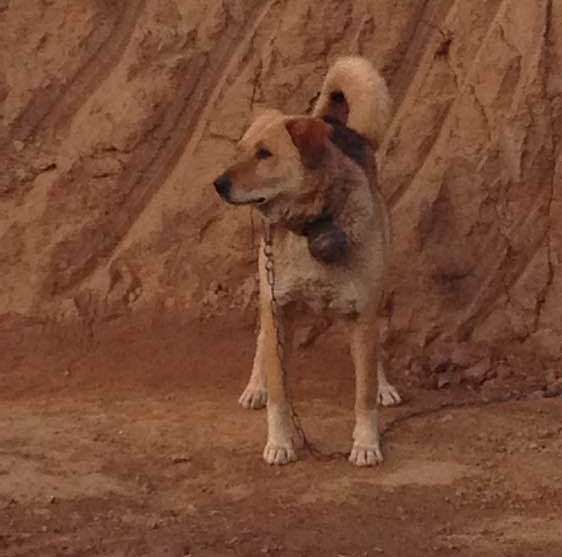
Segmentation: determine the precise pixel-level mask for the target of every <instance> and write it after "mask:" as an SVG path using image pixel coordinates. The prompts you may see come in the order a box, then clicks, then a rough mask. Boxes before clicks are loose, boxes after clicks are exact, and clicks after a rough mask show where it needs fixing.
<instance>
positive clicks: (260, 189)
mask: <svg viewBox="0 0 562 557" xmlns="http://www.w3.org/2000/svg"><path fill="white" fill-rule="evenodd" d="M390 104H391V103H390V99H389V95H388V91H387V88H386V84H385V82H384V80H383V79H382V77H381V76H380V75H379V74H378V73H377V72H376V70H375V69H374V68H373V67H372V66H371V64H370V63H369V62H368V61H367V60H365V59H363V58H359V57H349V58H342V59H340V60H338V61H337V62H336V63H335V64H334V65H333V66H332V67H331V68H330V71H329V72H328V75H327V76H326V79H325V82H324V85H323V88H322V91H321V94H320V97H319V99H318V101H317V103H316V107H315V110H314V113H313V116H286V115H283V114H282V113H280V112H278V111H274V110H271V111H267V112H266V113H264V114H262V115H261V116H260V117H259V118H258V119H257V120H256V121H255V122H254V123H253V124H252V126H251V127H250V128H249V129H248V131H247V132H246V133H245V135H244V137H243V138H242V140H241V141H240V143H239V151H238V155H237V157H236V161H235V162H234V164H233V165H232V166H231V167H230V168H228V169H227V170H226V171H225V172H224V173H223V174H222V175H221V176H219V177H218V178H217V179H216V180H215V182H214V185H215V188H216V190H217V191H218V193H219V194H220V195H221V197H222V198H223V199H224V200H226V201H227V202H229V203H231V204H236V205H241V204H253V205H255V206H256V207H257V208H258V209H259V210H260V211H261V212H262V214H263V215H264V218H265V220H266V222H267V223H269V224H270V225H271V230H272V241H273V261H274V276H275V278H274V292H275V298H276V300H277V303H278V305H279V307H280V308H281V309H282V319H278V320H276V319H275V318H274V316H273V313H272V307H271V296H272V293H271V286H270V285H269V284H268V282H267V277H266V257H265V255H264V249H263V247H264V246H263V240H262V244H261V247H260V253H259V278H260V331H259V336H258V340H257V348H256V353H255V357H254V364H253V369H252V374H251V377H250V381H249V383H248V386H247V387H246V390H245V391H244V393H243V394H242V396H241V397H240V403H241V404H242V406H244V407H246V408H261V407H263V406H264V405H265V403H266V400H267V421H268V438H267V444H266V446H265V450H264V459H265V460H266V462H268V463H270V464H285V463H287V462H290V461H293V460H296V449H297V448H298V444H299V435H298V434H297V431H296V430H295V425H294V423H293V419H292V412H291V406H290V401H289V400H288V399H287V393H286V389H285V383H284V378H283V364H284V363H282V362H280V361H279V357H278V351H277V344H276V339H277V329H276V328H277V327H279V328H281V327H282V328H283V329H284V331H283V333H284V337H285V339H286V344H287V345H288V344H289V340H288V339H289V338H290V333H291V330H292V318H293V317H294V315H295V311H299V310H300V309H301V308H302V307H306V308H307V309H308V310H311V311H312V312H313V313H315V314H317V315H327V316H330V318H338V319H340V320H343V321H344V322H345V323H346V324H347V325H348V327H349V334H350V345H351V354H352V358H353V362H354V366H355V375H356V403H355V429H354V433H353V440H354V442H353V447H352V450H351V455H350V457H349V459H350V461H351V462H352V463H354V464H356V465H358V466H370V465H374V464H377V463H378V462H381V461H382V453H381V450H380V444H379V434H378V426H377V405H378V402H379V401H380V402H382V403H383V404H396V403H399V402H400V398H399V396H398V393H397V392H396V390H395V389H394V388H393V387H392V386H391V385H389V383H388V382H387V380H386V378H385V375H384V371H383V369H382V363H381V359H380V357H379V358H377V343H378V336H379V335H378V329H377V310H378V307H379V304H380V302H381V297H382V292H383V271H384V267H385V258H386V253H387V249H388V246H389V241H390V226H389V218H388V212H387V208H386V205H385V203H384V200H383V198H382V196H381V194H380V192H379V190H378V188H377V175H376V164H375V160H374V151H375V149H376V147H377V145H378V143H379V142H380V140H381V139H382V136H383V134H384V132H385V130H386V127H387V124H388V120H389V116H390ZM276 321H282V322H279V323H277V322H276Z"/></svg>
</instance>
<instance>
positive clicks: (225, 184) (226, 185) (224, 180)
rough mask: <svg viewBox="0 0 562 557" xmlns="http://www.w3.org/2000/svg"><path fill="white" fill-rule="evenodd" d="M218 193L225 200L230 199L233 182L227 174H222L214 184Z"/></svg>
mask: <svg viewBox="0 0 562 557" xmlns="http://www.w3.org/2000/svg"><path fill="white" fill-rule="evenodd" d="M213 184H214V186H215V189H216V190H217V193H218V194H219V195H220V196H221V197H222V198H223V199H228V197H229V194H230V186H231V185H232V182H231V181H230V178H229V177H228V175H227V174H221V175H220V176H219V177H218V178H217V179H216V180H215V181H214V182H213Z"/></svg>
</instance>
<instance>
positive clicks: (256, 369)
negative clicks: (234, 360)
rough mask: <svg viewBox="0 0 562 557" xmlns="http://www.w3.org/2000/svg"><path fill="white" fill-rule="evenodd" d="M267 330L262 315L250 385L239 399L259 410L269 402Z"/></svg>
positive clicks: (242, 403) (244, 405) (241, 403)
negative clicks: (266, 376) (266, 369)
mask: <svg viewBox="0 0 562 557" xmlns="http://www.w3.org/2000/svg"><path fill="white" fill-rule="evenodd" d="M266 335H267V331H266V330H265V329H264V327H263V325H262V323H261V315H260V331H259V334H258V341H257V344H256V353H255V355H254V364H253V366H252V373H251V375H250V380H249V381H248V385H247V386H246V388H245V389H244V392H243V393H242V395H241V396H240V398H239V399H238V402H239V403H240V405H241V406H243V407H244V408H252V409H254V410H258V409H260V408H264V407H265V404H266V402H267V388H266V382H265V365H266V364H265V352H266V345H267V338H266Z"/></svg>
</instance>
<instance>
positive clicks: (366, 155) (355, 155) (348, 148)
mask: <svg viewBox="0 0 562 557" xmlns="http://www.w3.org/2000/svg"><path fill="white" fill-rule="evenodd" d="M323 120H324V121H325V122H327V123H328V124H330V125H331V126H332V133H331V135H330V139H331V141H332V143H333V144H334V145H335V146H336V147H337V148H338V149H339V150H340V151H341V152H342V153H343V154H344V155H346V156H348V157H349V158H350V159H352V160H353V161H355V162H356V163H357V164H358V165H359V166H360V167H361V168H362V169H363V170H365V171H368V170H370V169H371V163H370V161H369V159H370V158H372V156H373V152H372V147H371V144H370V143H369V141H368V140H367V139H365V138H364V137H363V136H362V135H361V134H358V133H357V132H356V131H354V130H352V129H351V128H348V127H347V126H344V125H343V124H342V123H340V122H339V121H338V120H335V119H334V118H332V117H331V116H324V117H323Z"/></svg>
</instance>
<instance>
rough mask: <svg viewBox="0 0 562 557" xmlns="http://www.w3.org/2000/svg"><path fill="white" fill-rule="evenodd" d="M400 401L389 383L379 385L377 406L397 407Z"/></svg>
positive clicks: (396, 392)
mask: <svg viewBox="0 0 562 557" xmlns="http://www.w3.org/2000/svg"><path fill="white" fill-rule="evenodd" d="M401 403H402V399H401V398H400V395H399V394H398V391H397V390H396V388H395V387H393V386H392V385H391V384H390V383H386V384H382V385H379V404H381V405H382V406H398V405H399V404H401Z"/></svg>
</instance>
